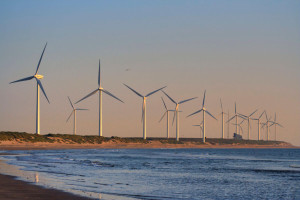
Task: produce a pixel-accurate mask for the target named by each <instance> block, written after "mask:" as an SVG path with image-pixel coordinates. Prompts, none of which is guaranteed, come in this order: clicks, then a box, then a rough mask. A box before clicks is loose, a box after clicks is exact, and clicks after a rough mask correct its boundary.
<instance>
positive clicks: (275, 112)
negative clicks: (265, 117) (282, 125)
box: [274, 112, 276, 122]
mask: <svg viewBox="0 0 300 200" xmlns="http://www.w3.org/2000/svg"><path fill="white" fill-rule="evenodd" d="M274 121H275V122H276V112H275V116H274Z"/></svg>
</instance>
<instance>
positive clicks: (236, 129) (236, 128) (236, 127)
mask: <svg viewBox="0 0 300 200" xmlns="http://www.w3.org/2000/svg"><path fill="white" fill-rule="evenodd" d="M238 117H240V116H239V115H238V114H237V112H236V102H235V103H234V116H233V117H232V118H230V119H229V120H228V121H227V123H229V122H230V121H231V120H233V119H234V118H235V124H234V125H235V132H236V133H237V132H238V124H239V123H238Z"/></svg>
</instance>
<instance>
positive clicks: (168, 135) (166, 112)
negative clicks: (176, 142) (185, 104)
mask: <svg viewBox="0 0 300 200" xmlns="http://www.w3.org/2000/svg"><path fill="white" fill-rule="evenodd" d="M161 100H162V102H163V104H164V107H165V109H166V111H165V112H164V114H163V116H162V117H161V119H160V120H159V122H161V120H163V118H164V117H165V115H166V114H167V138H169V137H170V134H169V132H170V131H169V130H170V129H169V112H175V110H168V108H167V106H166V103H165V101H164V99H163V98H161Z"/></svg>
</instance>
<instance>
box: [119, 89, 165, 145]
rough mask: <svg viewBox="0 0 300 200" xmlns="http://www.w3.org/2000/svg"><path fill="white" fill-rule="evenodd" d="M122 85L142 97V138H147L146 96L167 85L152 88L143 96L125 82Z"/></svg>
mask: <svg viewBox="0 0 300 200" xmlns="http://www.w3.org/2000/svg"><path fill="white" fill-rule="evenodd" d="M124 85H125V86H126V87H127V88H128V89H130V90H131V91H132V92H134V93H135V94H136V95H138V96H139V97H142V98H143V105H142V121H143V138H144V140H145V139H147V137H146V122H147V120H146V100H147V98H148V97H149V96H150V95H152V94H154V93H156V92H158V91H160V90H161V89H163V88H165V87H167V86H165V87H162V88H159V89H157V90H154V91H153V92H150V93H149V94H147V95H146V96H143V95H141V94H140V93H138V92H137V91H135V90H134V89H132V88H131V87H129V86H128V85H126V84H124Z"/></svg>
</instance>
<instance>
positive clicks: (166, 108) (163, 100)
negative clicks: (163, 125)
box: [161, 97, 168, 111]
mask: <svg viewBox="0 0 300 200" xmlns="http://www.w3.org/2000/svg"><path fill="white" fill-rule="evenodd" d="M161 100H162V102H163V103H164V106H165V108H166V111H168V108H167V106H166V103H165V101H164V99H163V98H162V97H161Z"/></svg>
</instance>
